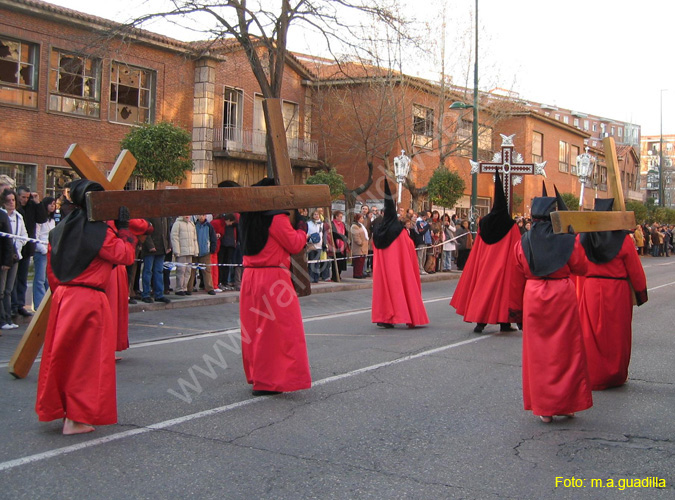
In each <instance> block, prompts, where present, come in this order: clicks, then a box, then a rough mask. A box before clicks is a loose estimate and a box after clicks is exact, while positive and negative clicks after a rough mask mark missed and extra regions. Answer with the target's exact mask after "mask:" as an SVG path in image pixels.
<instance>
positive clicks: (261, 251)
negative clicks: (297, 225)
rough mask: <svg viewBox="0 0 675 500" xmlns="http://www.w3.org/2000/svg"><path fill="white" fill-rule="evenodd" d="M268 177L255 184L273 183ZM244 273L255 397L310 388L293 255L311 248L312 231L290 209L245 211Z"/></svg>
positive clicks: (244, 321)
mask: <svg viewBox="0 0 675 500" xmlns="http://www.w3.org/2000/svg"><path fill="white" fill-rule="evenodd" d="M273 185H274V179H268V178H265V179H263V180H262V181H260V182H258V183H257V184H254V186H273ZM239 227H240V229H241V249H242V252H243V254H244V274H243V277H242V280H241V294H240V296H239V319H240V322H241V338H242V345H241V354H242V360H243V364H244V373H245V374H246V380H247V381H248V383H249V384H252V385H253V395H254V396H264V395H268V394H278V393H280V392H291V391H299V390H302V389H309V388H310V387H311V385H312V376H311V374H310V371H309V359H308V357H307V343H306V340H305V329H304V327H303V325H302V312H301V311H300V303H299V302H298V297H297V295H296V293H295V289H294V288H293V283H292V281H291V272H290V266H291V254H296V253H299V252H301V251H303V250H304V249H305V245H306V242H307V233H306V232H305V231H304V230H302V229H294V228H293V226H292V225H291V222H290V218H289V214H288V212H285V211H282V210H269V211H264V212H243V213H242V214H241V216H240V218H239Z"/></svg>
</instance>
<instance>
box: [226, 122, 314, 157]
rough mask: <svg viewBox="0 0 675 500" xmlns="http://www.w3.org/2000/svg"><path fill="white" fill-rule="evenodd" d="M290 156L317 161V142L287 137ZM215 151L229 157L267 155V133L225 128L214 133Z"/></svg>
mask: <svg viewBox="0 0 675 500" xmlns="http://www.w3.org/2000/svg"><path fill="white" fill-rule="evenodd" d="M286 141H287V143H288V155H289V157H290V159H291V160H306V161H316V160H317V159H318V152H319V145H318V143H317V142H316V141H304V140H302V139H298V138H297V137H286ZM213 150H214V152H216V151H224V152H227V153H228V155H229V156H238V155H239V154H243V155H247V154H254V155H266V150H265V132H264V131H262V130H244V129H241V128H234V127H224V128H218V129H215V130H214V131H213Z"/></svg>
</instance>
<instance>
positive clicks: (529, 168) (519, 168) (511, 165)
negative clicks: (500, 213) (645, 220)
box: [471, 134, 546, 214]
mask: <svg viewBox="0 0 675 500" xmlns="http://www.w3.org/2000/svg"><path fill="white" fill-rule="evenodd" d="M499 135H501V136H502V152H501V153H497V154H495V156H494V158H493V160H492V161H491V162H476V161H471V173H472V174H494V175H499V174H501V175H502V184H503V185H504V195H505V196H506V204H507V207H508V211H509V214H511V198H512V196H511V193H512V191H513V186H515V185H518V184H520V182H522V180H523V177H522V176H523V175H543V176H544V177H546V172H545V170H544V168H545V167H546V162H543V163H536V162H535V163H523V157H522V156H521V155H520V153H514V151H513V137H514V136H515V134H512V135H508V136H507V135H504V134H499Z"/></svg>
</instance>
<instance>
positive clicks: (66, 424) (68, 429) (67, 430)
mask: <svg viewBox="0 0 675 500" xmlns="http://www.w3.org/2000/svg"><path fill="white" fill-rule="evenodd" d="M93 431H94V428H93V427H92V426H91V425H87V424H82V423H80V422H75V421H74V420H70V419H69V418H65V419H64V420H63V435H64V436H70V435H72V434H86V433H87V432H93Z"/></svg>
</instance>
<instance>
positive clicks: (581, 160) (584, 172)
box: [577, 146, 597, 210]
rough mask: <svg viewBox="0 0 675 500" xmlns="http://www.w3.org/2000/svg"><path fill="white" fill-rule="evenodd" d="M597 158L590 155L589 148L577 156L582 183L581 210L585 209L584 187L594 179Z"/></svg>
mask: <svg viewBox="0 0 675 500" xmlns="http://www.w3.org/2000/svg"><path fill="white" fill-rule="evenodd" d="M596 161H597V160H596V158H595V156H591V155H589V154H588V146H586V152H585V153H582V154H580V155H579V156H577V173H578V174H579V182H581V194H580V195H579V210H583V209H584V187H586V184H588V182H589V181H590V180H591V177H593V171H594V170H595V164H596Z"/></svg>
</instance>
